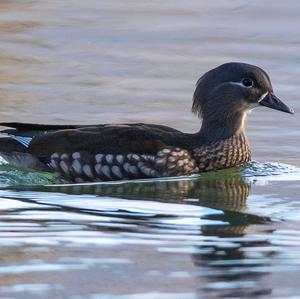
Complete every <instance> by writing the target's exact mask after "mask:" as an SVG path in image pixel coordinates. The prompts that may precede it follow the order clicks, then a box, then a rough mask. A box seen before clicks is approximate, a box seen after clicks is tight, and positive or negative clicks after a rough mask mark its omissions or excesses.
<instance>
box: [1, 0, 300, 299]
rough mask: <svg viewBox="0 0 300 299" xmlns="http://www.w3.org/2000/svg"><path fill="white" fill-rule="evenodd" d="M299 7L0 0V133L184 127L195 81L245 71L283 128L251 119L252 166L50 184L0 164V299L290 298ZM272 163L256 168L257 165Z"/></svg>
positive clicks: (194, 125)
mask: <svg viewBox="0 0 300 299" xmlns="http://www.w3.org/2000/svg"><path fill="white" fill-rule="evenodd" d="M299 9H300V3H299V2H298V1H296V0H295V1H285V2H284V3H283V2H280V1H272V3H271V2H267V1H264V2H263V1H250V2H249V1H244V0H234V1H225V0H224V1H217V2H213V1H210V2H207V1H199V0H197V1H196V0H191V1H188V2H186V1H176V2H174V1H168V0H167V1H151V2H149V1H148V2H145V1H136V0H132V1H119V0H115V1H105V0H102V1H96V0H90V1H79V0H69V1H58V0H51V1H50V0H39V1H37V0H22V1H21V0H13V1H12V0H9V1H6V0H2V1H0V38H1V43H0V65H1V67H0V70H1V71H0V101H1V111H0V116H1V121H27V122H36V123H38V122H41V123H82V124H88V123H105V122H151V123H161V124H167V125H170V126H174V127H176V128H178V129H181V130H184V131H189V132H192V131H196V130H198V128H199V126H200V122H199V120H197V119H196V118H195V117H193V116H192V115H191V114H190V106H191V97H192V93H193V89H194V84H195V82H196V80H197V78H198V77H199V76H200V75H201V74H203V73H204V72H205V71H207V70H208V69H210V68H212V67H214V66H216V65H218V64H221V63H224V62H228V61H244V62H249V63H254V64H257V65H260V66H261V67H263V68H264V69H266V70H267V71H268V73H269V74H270V76H271V78H272V81H273V86H274V90H275V92H276V94H277V95H278V96H279V97H280V98H282V100H284V101H285V102H286V103H287V104H288V105H290V106H292V107H293V108H294V109H295V110H296V115H295V116H290V115H287V114H283V113H280V112H276V111H269V110H267V109H266V108H265V109H257V110H255V111H253V113H252V114H251V115H250V118H249V124H248V137H249V139H250V142H251V144H252V149H253V153H254V159H255V160H257V161H258V162H253V163H251V164H249V165H247V166H245V167H244V168H242V169H232V170H226V171H221V172H217V173H208V174H205V175H201V176H194V177H186V178H176V179H164V180H149V181H134V182H121V183H105V184H83V185H62V184H60V182H59V181H57V178H56V177H53V176H52V175H49V174H41V173H34V172H29V171H25V170H22V169H15V168H13V167H10V166H9V165H0V184H1V188H0V202H1V205H0V239H1V248H0V257H1V262H0V298H22V299H23V298H72V299H81V298H85V299H86V298H88V299H102V298H105V299H106V298H108V299H115V298H121V299H137V298H138V299H146V298H147V299H148V298H151V299H152V298H154V299H155V298H163V299H165V298H168V299H169V298H171V299H173V298H174V299H179V298H180V299H181V298H187V299H190V298H192V299H194V298H205V299H206V298H278V299H279V298H289V299H292V298H293V299H294V298H298V297H299V296H298V293H299V275H300V271H299V269H300V268H299V267H300V250H299V249H300V248H299V247H300V234H299V229H298V228H299V225H300V221H299V219H300V213H299V207H300V201H299V191H300V190H299V189H300V176H299V173H300V170H299V168H300V162H299V140H300V130H299V129H298V123H299V115H298V114H297V111H300V109H299V108H300V104H299V103H300V102H299V101H298V97H299V85H300V82H299V78H300V76H299V75H300V69H299V44H300V38H299V35H298V34H297V32H298V31H299V29H300V28H299V26H300V25H299V16H298V15H299V14H298V12H299ZM270 161H271V162H272V163H266V162H270Z"/></svg>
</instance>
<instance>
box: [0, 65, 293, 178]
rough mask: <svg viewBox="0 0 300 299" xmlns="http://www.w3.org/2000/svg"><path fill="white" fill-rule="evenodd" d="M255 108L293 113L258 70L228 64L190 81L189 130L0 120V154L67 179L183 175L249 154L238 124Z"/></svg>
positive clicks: (246, 158) (229, 164)
mask: <svg viewBox="0 0 300 299" xmlns="http://www.w3.org/2000/svg"><path fill="white" fill-rule="evenodd" d="M257 107H268V108H271V109H275V110H278V111H282V112H286V113H290V114H293V113H294V111H293V109H291V108H290V107H288V106H287V105H286V104H284V103H283V102H282V101H281V100H280V99H279V98H278V97H277V96H276V95H275V94H274V91H273V88H272V83H271V80H270V77H269V76H268V74H267V73H266V72H265V71H264V70H263V69H261V68H260V67H258V66H255V65H251V64H247V63H241V62H229V63H225V64H222V65H220V66H218V67H215V68H213V69H211V70H209V71H208V72H206V73H205V74H204V75H203V76H201V77H200V79H199V80H198V81H197V83H196V88H195V91H194V95H193V103H192V112H193V113H194V114H196V116H198V117H199V118H200V119H202V124H201V127H200V130H199V131H198V132H196V133H184V132H181V131H180V130H177V129H174V128H171V127H168V126H165V125H157V124H145V123H124V124H98V125H83V126H80V125H46V124H30V123H18V122H10V123H7V122H6V123H4V122H3V123H0V125H1V126H4V127H7V128H6V129H4V130H2V131H1V133H2V135H3V136H2V138H0V155H1V157H2V158H3V159H4V160H6V161H7V162H9V163H11V164H12V165H15V166H19V167H26V168H31V169H34V170H42V171H51V172H55V173H57V174H59V176H60V177H61V178H63V179H65V180H67V181H69V182H75V183H85V182H99V181H114V180H132V179H145V178H160V177H174V176H189V175H194V174H199V173H202V172H207V171H215V170H221V169H225V168H230V167H234V166H239V165H241V164H244V163H246V162H248V161H250V160H251V149H250V145H249V143H248V140H247V138H246V134H245V131H246V122H247V117H248V115H249V112H250V111H251V110H252V109H254V108H257ZM4 135H5V136H4Z"/></svg>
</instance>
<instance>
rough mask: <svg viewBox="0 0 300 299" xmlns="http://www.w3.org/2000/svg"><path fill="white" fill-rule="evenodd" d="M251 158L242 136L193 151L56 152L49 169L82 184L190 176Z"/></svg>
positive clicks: (166, 149) (175, 148)
mask: <svg viewBox="0 0 300 299" xmlns="http://www.w3.org/2000/svg"><path fill="white" fill-rule="evenodd" d="M250 159H251V152H250V148H249V145H248V143H247V140H246V137H245V136H244V135H243V134H238V135H234V136H232V137H231V138H228V139H226V140H222V141H219V142H216V143H214V144H212V145H207V146H201V147H198V148H196V149H194V150H192V151H188V150H185V149H181V148H178V147H168V148H164V149H162V150H160V151H158V152H157V154H155V155H153V154H125V155H124V154H101V153H98V154H95V155H92V154H90V153H88V152H86V151H81V152H74V153H54V154H52V155H51V159H50V160H51V161H50V163H49V166H50V168H52V169H53V170H54V171H56V172H59V173H60V174H61V175H62V176H63V177H65V178H66V179H68V180H71V181H74V182H77V183H80V182H90V181H111V180H124V179H141V178H156V177H167V176H179V175H191V174H195V173H199V172H203V171H209V170H217V169H223V168H228V167H232V166H235V165H239V164H241V163H244V162H247V161H249V160H250Z"/></svg>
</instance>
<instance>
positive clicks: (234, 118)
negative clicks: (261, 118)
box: [198, 112, 248, 145]
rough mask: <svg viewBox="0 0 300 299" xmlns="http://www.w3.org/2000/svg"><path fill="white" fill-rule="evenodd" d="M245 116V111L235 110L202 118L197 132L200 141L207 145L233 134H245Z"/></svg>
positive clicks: (246, 114)
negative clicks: (234, 111)
mask: <svg viewBox="0 0 300 299" xmlns="http://www.w3.org/2000/svg"><path fill="white" fill-rule="evenodd" d="M247 116H248V113H247V112H237V113H235V114H225V113H224V114H222V115H215V116H214V117H207V118H204V119H203V122H202V126H201V129H200V131H199V133H198V134H199V135H200V136H201V140H202V143H205V144H207V145H208V144H212V143H215V142H218V141H221V140H226V139H228V138H231V137H233V136H235V135H236V136H238V135H245V125H246V121H247Z"/></svg>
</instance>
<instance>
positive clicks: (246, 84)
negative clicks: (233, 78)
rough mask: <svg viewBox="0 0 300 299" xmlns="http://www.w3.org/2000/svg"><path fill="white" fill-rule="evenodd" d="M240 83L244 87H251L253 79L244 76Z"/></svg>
mask: <svg viewBox="0 0 300 299" xmlns="http://www.w3.org/2000/svg"><path fill="white" fill-rule="evenodd" d="M241 83H242V85H243V86H244V87H246V88H251V87H252V86H253V85H254V82H253V80H251V79H249V78H244V79H242V81H241Z"/></svg>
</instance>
